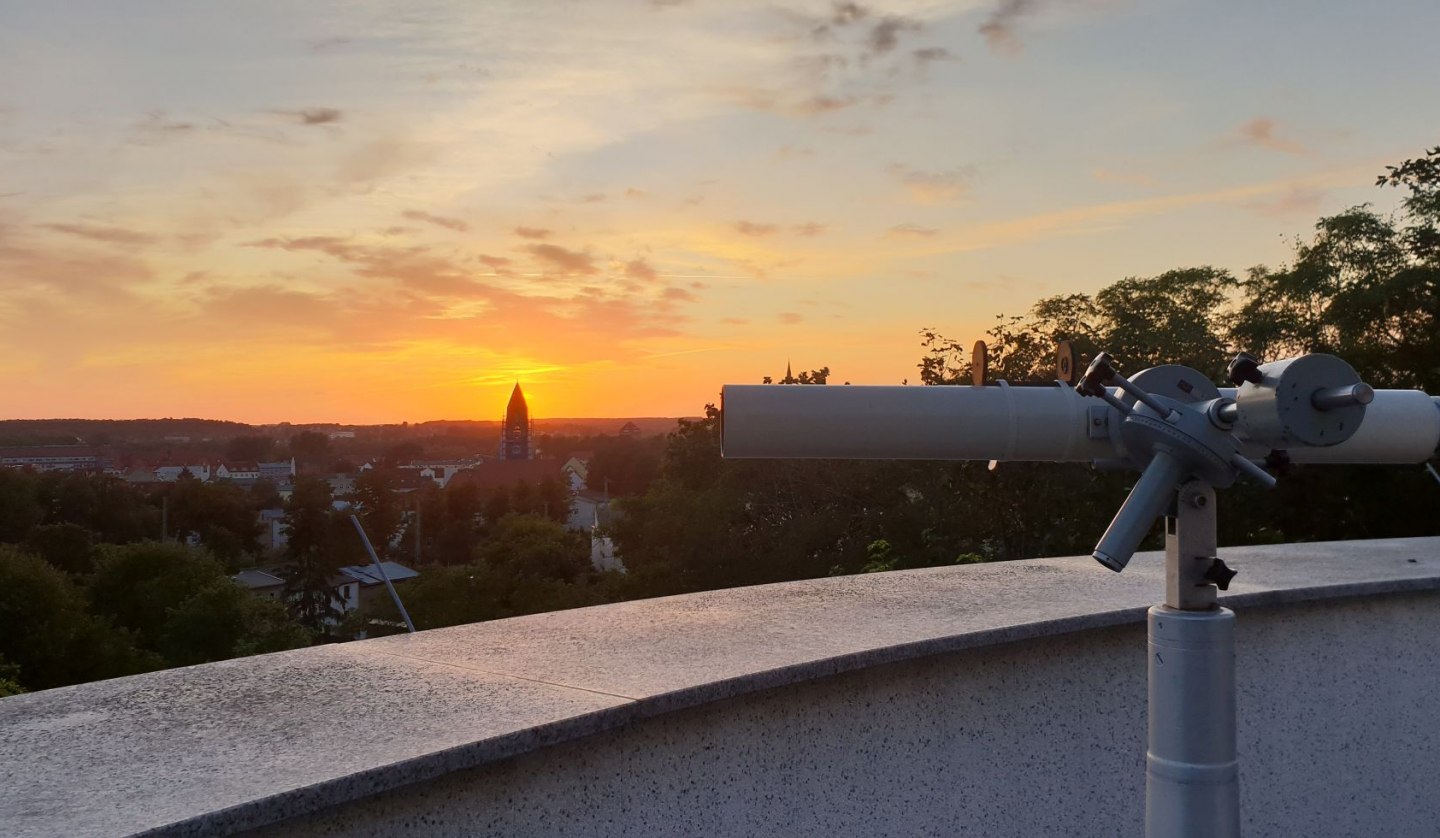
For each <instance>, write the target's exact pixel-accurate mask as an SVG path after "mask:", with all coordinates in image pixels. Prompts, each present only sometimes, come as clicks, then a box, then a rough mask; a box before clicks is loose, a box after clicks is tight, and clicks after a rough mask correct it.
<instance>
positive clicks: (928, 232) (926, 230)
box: [885, 222, 940, 239]
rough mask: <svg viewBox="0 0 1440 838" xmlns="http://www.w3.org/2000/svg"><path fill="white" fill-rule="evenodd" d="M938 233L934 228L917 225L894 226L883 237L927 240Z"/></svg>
mask: <svg viewBox="0 0 1440 838" xmlns="http://www.w3.org/2000/svg"><path fill="white" fill-rule="evenodd" d="M939 232H940V231H939V230H937V229H935V228H934V227H921V226H920V225H919V224H911V223H909V222H906V223H904V224H896V225H895V226H894V227H891V228H890V229H889V230H888V231H886V233H885V235H887V236H889V237H891V238H920V239H928V238H930V237H931V236H933V235H935V234H936V233H939Z"/></svg>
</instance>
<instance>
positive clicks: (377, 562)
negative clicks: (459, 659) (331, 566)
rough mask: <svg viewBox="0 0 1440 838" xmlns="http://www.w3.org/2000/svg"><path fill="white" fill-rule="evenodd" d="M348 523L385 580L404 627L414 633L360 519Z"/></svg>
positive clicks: (403, 606)
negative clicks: (402, 619) (358, 534)
mask: <svg viewBox="0 0 1440 838" xmlns="http://www.w3.org/2000/svg"><path fill="white" fill-rule="evenodd" d="M350 523H352V524H354V525H355V532H358V533H360V543H361V544H364V545H365V552H367V553H369V554H370V561H372V562H374V563H375V570H377V571H379V573H380V578H381V579H384V580H385V587H386V588H389V589H390V598H391V599H393V600H395V607H396V608H398V609H400V616H401V617H403V618H404V619H405V627H406V628H408V629H410V633H411V634H414V633H415V624H414V623H412V622H410V613H409V612H408V611H406V610H405V603H403V602H401V601H400V595H399V594H397V593H395V584H394V583H393V582H391V581H390V574H388V573H386V572H385V565H383V564H381V563H380V557H379V556H377V555H375V548H374V547H373V546H372V545H371V544H370V536H368V535H366V534H365V528H364V527H362V526H360V519H359V518H358V517H356V516H354V515H351V516H350Z"/></svg>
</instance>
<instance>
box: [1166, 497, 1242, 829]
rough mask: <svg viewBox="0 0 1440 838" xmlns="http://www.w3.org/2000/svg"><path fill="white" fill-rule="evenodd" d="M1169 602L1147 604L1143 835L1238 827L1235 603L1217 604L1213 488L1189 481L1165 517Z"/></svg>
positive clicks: (1167, 598) (1167, 600)
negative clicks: (1228, 605) (1147, 718)
mask: <svg viewBox="0 0 1440 838" xmlns="http://www.w3.org/2000/svg"><path fill="white" fill-rule="evenodd" d="M1165 527H1166V532H1165V580H1166V584H1165V593H1166V597H1165V604H1164V605H1157V606H1155V607H1153V608H1151V609H1150V613H1149V632H1150V644H1149V653H1150V658H1149V664H1148V671H1149V681H1150V696H1149V711H1150V725H1149V753H1148V755H1147V758H1146V770H1145V834H1146V835H1147V836H1149V837H1150V838H1188V836H1195V838H1200V836H1205V838H1233V837H1234V836H1238V835H1239V834H1240V783H1239V771H1238V765H1237V763H1236V758H1235V612H1233V611H1231V610H1230V609H1228V608H1220V607H1218V606H1216V604H1215V587H1214V585H1212V584H1211V583H1210V581H1209V580H1208V579H1207V578H1206V576H1205V574H1206V573H1207V572H1208V571H1209V569H1210V566H1211V565H1212V564H1213V561H1214V556H1215V492H1214V490H1213V489H1212V488H1210V486H1208V485H1206V484H1205V483H1202V482H1199V481H1191V482H1189V483H1186V484H1185V485H1183V486H1182V487H1181V488H1180V492H1179V497H1178V500H1177V503H1176V513H1175V515H1174V517H1171V518H1167V519H1166V521H1165Z"/></svg>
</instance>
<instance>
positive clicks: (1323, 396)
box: [1075, 353, 1374, 572]
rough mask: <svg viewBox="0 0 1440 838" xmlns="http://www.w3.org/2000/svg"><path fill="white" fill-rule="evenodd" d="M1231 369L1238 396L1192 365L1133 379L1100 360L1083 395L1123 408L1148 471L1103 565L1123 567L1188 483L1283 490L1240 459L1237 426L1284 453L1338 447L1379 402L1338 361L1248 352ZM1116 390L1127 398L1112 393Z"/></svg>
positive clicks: (1131, 451)
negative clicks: (1261, 358)
mask: <svg viewBox="0 0 1440 838" xmlns="http://www.w3.org/2000/svg"><path fill="white" fill-rule="evenodd" d="M1229 372H1230V376H1231V378H1232V379H1233V380H1236V381H1237V382H1238V383H1239V384H1240V388H1239V390H1238V391H1237V392H1236V397H1235V398H1234V399H1230V398H1227V397H1225V396H1223V395H1222V394H1221V393H1220V391H1219V390H1218V389H1217V388H1216V387H1215V385H1214V384H1212V383H1211V382H1210V381H1209V380H1208V379H1207V378H1206V377H1205V376H1204V375H1202V374H1201V373H1199V372H1196V371H1195V370H1192V369H1189V368H1188V367H1182V366H1175V365H1170V366H1161V367H1153V368H1151V369H1148V370H1143V371H1142V372H1140V373H1138V374H1137V375H1136V376H1135V380H1134V381H1130V380H1127V379H1126V378H1125V377H1124V376H1122V375H1120V373H1119V372H1117V371H1116V369H1115V366H1114V362H1113V360H1112V359H1111V358H1110V356H1109V355H1106V354H1105V353H1101V354H1100V355H1098V356H1096V358H1095V361H1092V362H1091V364H1090V368H1089V369H1087V370H1086V373H1085V376H1084V377H1083V378H1082V379H1081V381H1080V383H1079V384H1078V385H1076V387H1075V389H1076V391H1077V392H1079V393H1081V394H1083V395H1087V396H1095V397H1098V398H1101V399H1104V400H1105V401H1106V402H1107V403H1109V404H1110V405H1111V406H1112V407H1114V408H1115V409H1116V410H1118V411H1119V412H1120V414H1121V417H1122V418H1121V421H1120V423H1119V426H1118V429H1117V431H1116V432H1117V433H1118V435H1119V436H1120V438H1121V439H1120V441H1121V443H1122V446H1121V447H1122V448H1123V450H1124V451H1125V452H1126V453H1127V460H1126V462H1128V464H1129V465H1130V466H1131V467H1133V468H1137V469H1139V470H1140V479H1139V481H1137V482H1136V484H1135V486H1134V488H1133V489H1131V491H1130V494H1129V496H1128V497H1126V498H1125V502H1124V504H1122V505H1121V507H1120V511H1119V512H1118V513H1116V515H1115V518H1114V520H1112V521H1111V522H1110V526H1109V528H1107V529H1106V530H1105V534H1104V535H1103V536H1102V537H1101V539H1100V543H1099V544H1097V545H1096V546H1095V551H1094V556H1095V559H1096V561H1098V562H1100V563H1101V564H1102V565H1104V566H1105V567H1108V568H1110V569H1111V570H1114V571H1117V572H1118V571H1120V570H1123V569H1124V568H1125V566H1126V565H1127V564H1128V563H1129V562H1130V559H1131V557H1132V556H1133V555H1134V554H1135V550H1136V548H1138V547H1139V546H1140V542H1141V541H1142V540H1144V538H1145V535H1146V534H1147V533H1148V532H1149V531H1150V527H1151V526H1152V525H1153V524H1154V523H1155V519H1156V518H1158V517H1160V515H1161V514H1163V513H1164V511H1165V509H1166V508H1167V507H1168V506H1169V505H1170V502H1171V500H1172V498H1173V497H1174V493H1175V489H1176V487H1177V486H1178V485H1179V484H1180V483H1183V482H1185V481H1187V480H1191V479H1199V480H1202V481H1204V482H1206V483H1208V484H1210V485H1211V486H1214V487H1216V488H1225V487H1227V486H1229V485H1231V484H1233V483H1234V482H1235V480H1236V479H1237V478H1239V477H1240V476H1241V475H1244V476H1246V477H1249V478H1250V479H1252V480H1254V481H1255V482H1258V483H1260V484H1262V485H1264V486H1267V487H1270V486H1274V485H1275V478H1274V477H1273V476H1271V475H1270V474H1269V473H1268V472H1266V471H1265V470H1264V469H1262V468H1261V467H1260V466H1258V465H1256V464H1255V463H1254V462H1253V461H1251V460H1250V459H1249V458H1248V457H1246V456H1245V455H1244V454H1242V453H1241V447H1242V442H1241V439H1240V437H1239V436H1238V435H1237V433H1236V431H1237V428H1238V429H1240V430H1243V432H1244V435H1245V437H1246V439H1247V440H1248V441H1249V442H1252V443H1257V444H1260V445H1264V446H1266V447H1268V448H1271V449H1273V450H1275V451H1283V450H1284V449H1286V448H1290V447H1295V446H1328V445H1336V444H1338V443H1341V442H1344V441H1345V440H1346V439H1349V438H1350V436H1352V435H1353V434H1354V433H1355V431H1356V430H1358V429H1359V427H1360V421H1361V419H1363V418H1364V413H1365V405H1366V404H1368V403H1369V401H1370V400H1371V399H1373V398H1374V391H1373V390H1371V389H1370V387H1369V385H1366V384H1364V383H1363V382H1361V381H1360V377H1359V375H1358V374H1356V372H1355V370H1354V369H1353V368H1352V367H1351V366H1350V365H1349V364H1347V363H1345V362H1344V361H1342V360H1340V359H1339V358H1336V357H1334V356H1332V355H1305V356H1301V357H1299V358H1292V359H1289V360H1285V361H1277V362H1275V363H1272V364H1264V365H1261V364H1259V363H1258V361H1257V359H1255V358H1254V357H1253V356H1250V355H1245V354H1243V353H1242V354H1241V355H1239V356H1237V357H1236V358H1235V360H1233V361H1231V363H1230V368H1229ZM1107 384H1108V385H1113V386H1115V387H1116V388H1117V389H1118V390H1119V391H1120V393H1121V395H1119V396H1117V395H1115V394H1112V393H1111V392H1110V391H1109V390H1108V389H1107V388H1106V386H1105V385H1107Z"/></svg>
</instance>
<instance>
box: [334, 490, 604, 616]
mask: <svg viewBox="0 0 1440 838" xmlns="http://www.w3.org/2000/svg"><path fill="white" fill-rule="evenodd" d="M606 576H607V575H606V574H597V573H595V572H594V571H593V570H591V567H590V559H589V540H588V539H587V538H586V537H585V536H583V535H580V534H579V533H574V532H570V531H568V530H566V529H565V528H564V527H562V526H560V525H559V524H558V523H556V522H554V521H550V520H547V519H545V518H541V517H538V516H532V515H513V514H512V515H507V516H506V517H504V518H502V519H501V520H499V521H497V522H495V523H494V524H493V526H492V527H491V533H490V535H489V536H488V537H487V538H486V539H485V541H484V542H483V543H482V544H481V546H480V547H479V548H478V549H477V550H476V555H475V559H474V560H473V561H470V562H468V563H465V564H460V565H455V566H446V567H435V566H430V567H427V568H426V570H425V572H424V573H423V574H422V575H421V576H420V577H419V578H417V579H413V580H410V581H408V582H405V583H404V584H402V585H399V586H397V588H398V589H399V593H400V597H401V599H402V600H403V601H404V602H405V609H406V610H407V611H408V612H409V614H410V617H411V619H412V620H413V621H414V623H415V627H416V628H417V629H419V630H422V631H423V630H425V629H431V628H440V627H443V626H453V625H460V624H462V623H473V622H479V621H481V620H496V619H502V618H505V617H515V616H520V615H524V614H534V613H539V612H542V611H555V610H559V609H562V608H576V607H579V606H583V605H594V604H596V603H599V602H605V601H609V600H611V599H614V598H618V592H617V590H616V585H615V583H614V582H613V581H611V580H608V579H607V578H606ZM345 628H346V630H349V631H365V632H367V633H368V634H371V635H375V634H387V633H393V632H395V631H399V630H402V629H401V628H400V624H399V613H398V612H397V611H396V609H395V606H394V604H393V603H392V602H391V601H390V600H389V598H388V597H383V598H376V599H374V600H372V602H371V603H370V604H369V605H367V606H365V607H363V608H362V609H360V611H359V612H357V613H356V614H354V615H352V616H351V618H350V619H349V620H347V622H346V627H345Z"/></svg>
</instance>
